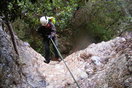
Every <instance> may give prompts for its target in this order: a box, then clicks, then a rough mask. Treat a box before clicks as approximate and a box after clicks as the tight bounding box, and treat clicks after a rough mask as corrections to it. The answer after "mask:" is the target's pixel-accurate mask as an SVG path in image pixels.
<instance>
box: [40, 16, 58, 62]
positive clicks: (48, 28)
mask: <svg viewBox="0 0 132 88" xmlns="http://www.w3.org/2000/svg"><path fill="white" fill-rule="evenodd" d="M40 23H41V26H40V27H39V28H38V33H39V34H40V35H41V36H42V37H43V43H44V49H45V50H44V55H45V56H44V57H45V61H44V62H45V63H49V62H50V60H51V58H50V44H51V41H50V39H52V40H53V41H54V43H55V45H56V46H57V47H58V42H57V36H56V27H55V25H54V24H55V18H54V17H47V16H42V17H41V18H40ZM52 46H53V49H54V55H55V58H54V59H55V60H59V55H58V52H57V50H56V49H55V47H54V45H53V44H52Z"/></svg>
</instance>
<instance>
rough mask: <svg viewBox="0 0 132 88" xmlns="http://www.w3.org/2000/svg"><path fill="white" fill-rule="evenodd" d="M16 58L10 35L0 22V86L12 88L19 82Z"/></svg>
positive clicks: (1, 87)
mask: <svg viewBox="0 0 132 88" xmlns="http://www.w3.org/2000/svg"><path fill="white" fill-rule="evenodd" d="M17 59H18V57H17V55H16V54H15V53H14V49H13V46H12V42H11V40H10V37H9V35H7V33H5V32H4V31H3V29H2V25H1V23H0V88H14V87H15V86H17V84H19V83H21V78H20V73H19V72H20V68H19V66H18V64H17Z"/></svg>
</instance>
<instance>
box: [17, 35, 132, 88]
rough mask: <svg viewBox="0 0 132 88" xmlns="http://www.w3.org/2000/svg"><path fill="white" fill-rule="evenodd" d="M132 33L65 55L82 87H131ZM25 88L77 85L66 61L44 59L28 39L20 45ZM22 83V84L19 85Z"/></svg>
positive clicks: (63, 87) (65, 87)
mask: <svg viewBox="0 0 132 88" xmlns="http://www.w3.org/2000/svg"><path fill="white" fill-rule="evenodd" d="M131 42H132V34H131V33H128V34H126V37H117V38H115V39H113V40H110V41H108V42H101V43H98V44H91V45H90V46H88V47H87V48H86V49H84V50H81V51H78V52H75V53H73V54H71V55H69V56H68V57H66V58H65V62H66V63H67V65H68V67H69V68H70V70H71V72H72V73H73V74H74V77H75V79H76V80H77V82H78V83H79V85H80V87H81V88H131V87H132V84H131V81H132V74H131V73H132V44H131ZM19 50H20V56H21V64H22V74H23V82H22V85H21V87H23V88H76V87H77V86H76V84H74V81H73V79H72V77H71V75H70V74H69V72H68V70H67V68H66V67H65V65H64V63H63V62H62V61H61V62H60V63H59V62H55V61H51V62H50V64H46V63H44V62H43V61H44V58H43V57H42V56H41V55H40V54H38V53H37V52H36V51H34V50H33V49H32V48H31V47H30V45H29V44H28V43H26V42H24V43H23V42H22V41H21V43H20V45H19ZM19 86H20V85H18V88H21V87H19Z"/></svg>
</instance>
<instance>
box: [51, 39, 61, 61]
mask: <svg viewBox="0 0 132 88" xmlns="http://www.w3.org/2000/svg"><path fill="white" fill-rule="evenodd" d="M52 39H53V41H54V43H55V45H56V47H57V48H58V41H57V38H56V37H53V38H52ZM53 49H54V54H55V58H56V59H59V54H58V52H57V50H56V48H55V47H54V45H53Z"/></svg>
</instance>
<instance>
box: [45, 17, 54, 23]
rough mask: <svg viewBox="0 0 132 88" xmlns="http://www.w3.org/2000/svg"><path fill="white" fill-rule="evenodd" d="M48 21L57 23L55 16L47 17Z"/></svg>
mask: <svg viewBox="0 0 132 88" xmlns="http://www.w3.org/2000/svg"><path fill="white" fill-rule="evenodd" d="M47 19H48V21H50V22H52V23H53V24H55V23H56V20H55V18H54V17H47Z"/></svg>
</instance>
